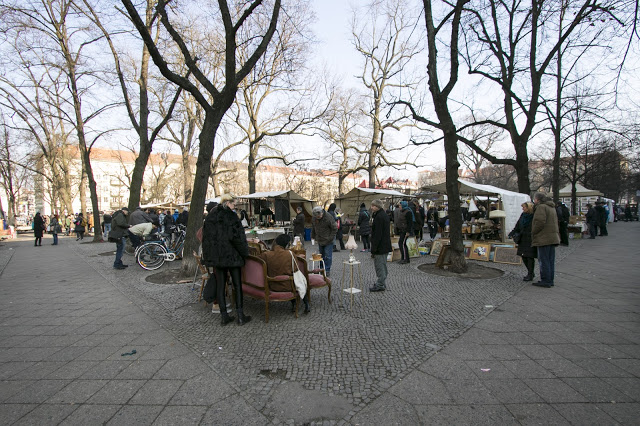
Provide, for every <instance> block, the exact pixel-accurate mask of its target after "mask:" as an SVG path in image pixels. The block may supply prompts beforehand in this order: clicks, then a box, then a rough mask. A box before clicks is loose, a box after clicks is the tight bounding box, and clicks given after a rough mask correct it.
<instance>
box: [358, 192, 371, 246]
mask: <svg viewBox="0 0 640 426" xmlns="http://www.w3.org/2000/svg"><path fill="white" fill-rule="evenodd" d="M358 229H359V232H360V239H361V240H362V244H364V248H363V249H362V250H361V251H363V252H365V251H371V240H370V237H371V215H370V214H369V211H368V210H367V206H365V204H364V203H362V204H360V213H359V214H358Z"/></svg>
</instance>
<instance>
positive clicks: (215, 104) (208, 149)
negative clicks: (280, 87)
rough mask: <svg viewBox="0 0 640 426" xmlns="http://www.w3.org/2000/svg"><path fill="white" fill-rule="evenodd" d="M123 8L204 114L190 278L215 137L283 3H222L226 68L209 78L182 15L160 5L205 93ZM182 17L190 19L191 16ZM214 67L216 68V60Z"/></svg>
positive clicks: (129, 6) (188, 247)
mask: <svg viewBox="0 0 640 426" xmlns="http://www.w3.org/2000/svg"><path fill="white" fill-rule="evenodd" d="M122 3H123V4H124V6H125V8H126V10H127V13H128V15H129V17H130V18H131V20H132V22H133V24H134V26H135V28H136V29H137V30H138V32H139V33H140V35H141V36H142V39H143V40H144V42H145V44H146V46H147V48H148V49H149V53H150V54H151V58H152V59H153V62H154V63H155V64H156V66H157V67H158V68H159V70H160V72H161V73H162V75H163V76H164V77H165V78H167V79H168V80H169V81H171V82H172V83H174V84H176V85H178V86H179V87H182V88H183V90H185V91H188V92H189V93H190V94H191V95H192V96H193V97H194V98H195V99H196V101H197V102H198V103H199V104H200V105H201V106H202V108H203V109H204V121H203V125H202V130H201V132H200V136H199V139H200V149H199V153H198V160H197V163H196V174H195V179H194V184H193V197H192V199H191V209H190V210H191V214H190V215H189V223H188V224H187V238H186V242H185V247H184V253H185V257H184V260H183V270H184V271H185V273H189V274H191V273H193V271H194V270H195V268H196V263H195V259H193V257H192V256H191V253H192V252H196V251H197V250H198V245H199V242H198V241H197V240H196V238H195V234H196V231H197V230H198V229H199V228H200V226H201V224H202V216H203V213H204V201H205V198H206V194H207V186H208V182H209V175H210V173H211V158H212V156H213V149H214V144H215V137H216V133H217V131H218V128H219V127H220V123H221V122H222V119H223V117H224V115H225V114H226V112H227V111H228V110H229V108H230V107H231V105H233V102H234V100H235V97H236V92H237V90H238V87H239V85H240V83H241V82H242V80H244V79H245V78H246V77H247V76H248V74H249V73H250V72H251V70H252V69H253V67H254V66H255V65H256V63H257V62H258V60H259V59H260V57H261V56H262V55H263V54H264V53H265V51H266V50H267V47H268V45H269V43H270V42H271V39H272V37H273V35H274V33H275V31H276V26H277V22H278V17H279V14H280V0H275V1H274V3H273V6H272V7H271V8H269V7H267V6H265V5H263V4H262V3H263V2H262V1H261V0H255V1H252V2H248V3H244V4H243V6H244V7H240V8H239V9H237V10H231V9H230V8H229V4H228V2H227V1H225V0H219V1H218V9H217V10H214V11H213V13H212V15H214V16H218V17H219V19H220V20H219V21H217V20H214V21H213V22H209V24H210V25H212V26H214V27H215V26H216V24H217V25H218V27H217V30H220V31H221V32H222V31H223V32H224V36H223V37H221V39H222V40H224V43H222V44H223V45H224V50H222V51H221V55H222V56H223V57H224V60H222V61H221V63H223V64H224V68H223V69H215V72H213V73H212V74H210V75H209V76H207V75H205V74H203V71H202V69H201V67H200V65H199V61H201V60H202V58H201V57H200V56H199V55H200V54H205V53H207V52H206V51H205V52H203V51H200V52H198V51H197V45H191V44H190V43H189V40H186V39H185V38H184V37H183V35H182V34H181V33H180V32H179V31H178V29H177V28H180V27H182V25H174V22H175V23H176V24H177V23H178V21H179V17H178V15H177V14H175V13H174V14H172V15H171V16H170V14H169V11H168V10H167V3H166V2H165V1H164V0H158V5H157V7H156V10H157V11H158V13H159V15H160V20H161V22H162V25H163V27H164V29H165V30H166V31H167V32H168V33H169V35H170V36H171V39H172V41H173V43H174V44H175V46H176V47H177V50H179V52H180V56H181V57H182V62H183V63H184V64H185V66H186V67H187V69H188V70H189V71H188V72H189V73H190V74H191V75H192V76H193V78H194V79H195V80H196V81H197V82H198V83H199V84H200V86H201V88H199V87H198V86H196V85H195V84H194V83H193V82H192V81H191V80H190V79H189V78H188V76H183V75H180V74H179V72H177V71H176V70H173V69H171V67H170V65H169V62H173V58H171V57H170V52H169V51H166V50H164V49H163V50H164V51H161V50H160V48H159V46H158V45H156V43H155V41H154V40H153V38H152V37H151V35H150V34H149V31H148V30H147V27H146V26H145V23H144V21H143V20H142V19H141V18H140V15H139V13H138V10H137V9H136V8H135V7H134V5H133V3H132V2H131V0H122ZM199 12H202V11H199ZM269 12H270V13H269ZM181 16H183V17H187V18H188V15H187V14H182V15H181ZM264 16H270V18H266V19H267V22H268V25H267V26H266V28H264V32H262V33H252V34H247V38H243V39H239V36H240V35H241V32H242V31H243V28H244V26H245V25H249V24H251V22H252V21H254V20H256V19H259V18H260V17H264ZM193 22H195V21H193ZM183 23H185V22H183ZM220 25H221V26H222V28H220ZM184 27H187V25H184ZM213 39H214V40H215V39H216V38H215V37H214V38H213ZM245 44H248V45H250V46H252V48H253V51H252V53H250V54H248V55H247V56H246V60H245V61H242V62H241V61H240V57H239V55H238V46H240V45H245ZM192 49H193V50H192ZM213 62H214V63H215V60H214V61H213Z"/></svg>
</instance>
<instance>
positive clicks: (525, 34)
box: [462, 0, 631, 194]
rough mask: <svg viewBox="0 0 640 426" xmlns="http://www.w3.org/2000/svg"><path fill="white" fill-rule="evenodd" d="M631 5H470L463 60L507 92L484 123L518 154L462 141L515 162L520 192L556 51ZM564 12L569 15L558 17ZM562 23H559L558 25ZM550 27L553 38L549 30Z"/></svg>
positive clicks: (490, 0) (621, 0) (525, 186)
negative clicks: (506, 136)
mask: <svg viewBox="0 0 640 426" xmlns="http://www.w3.org/2000/svg"><path fill="white" fill-rule="evenodd" d="M630 5H631V2H630V1H626V0H609V1H599V0H582V1H580V2H571V3H568V2H567V3H566V4H559V3H558V2H556V1H545V0H532V1H531V3H530V4H529V3H523V2H502V1H498V0H484V1H481V2H478V3H474V4H473V5H472V7H470V8H469V9H468V11H469V14H468V15H465V16H466V17H467V18H466V19H465V23H464V25H463V26H462V29H463V34H464V37H465V49H464V50H463V52H462V56H463V58H464V61H465V63H466V65H467V67H468V69H469V72H470V73H471V74H473V75H477V76H479V77H481V78H482V79H483V81H485V82H488V83H494V84H495V85H496V86H497V88H498V89H499V90H501V91H502V92H503V94H504V103H503V104H502V105H501V111H500V114H498V112H497V111H496V116H499V117H501V118H498V119H488V120H483V121H482V123H491V124H492V125H494V126H496V127H497V128H498V129H502V130H504V131H506V132H508V134H509V137H510V139H511V144H512V145H513V148H514V151H515V159H509V158H497V157H495V156H493V155H491V154H489V153H487V152H485V151H483V150H482V149H481V148H480V147H478V146H477V145H474V144H473V142H471V141H467V140H464V142H465V143H466V144H467V145H469V146H470V147H471V148H473V149H475V150H476V151H477V152H478V153H480V154H481V155H483V156H484V157H485V158H487V159H488V160H489V161H491V162H492V163H493V164H508V165H512V166H514V167H515V168H516V171H517V174H518V190H519V191H520V192H522V193H525V194H529V193H530V192H531V185H530V179H529V152H528V144H529V140H530V138H531V136H532V135H533V134H534V128H535V126H536V125H537V124H538V120H539V118H538V110H539V108H540V105H541V102H542V99H541V93H542V91H543V88H544V85H545V84H546V82H545V78H546V76H547V72H548V71H549V67H550V66H551V65H552V64H553V62H554V61H555V60H556V59H557V54H558V51H559V50H560V49H561V48H562V46H563V43H565V41H566V40H567V39H568V38H569V37H570V36H571V35H572V34H574V33H577V32H579V31H580V30H582V29H584V28H585V27H588V26H605V25H610V24H609V22H610V20H611V19H613V20H614V21H617V22H622V21H623V18H619V17H618V16H616V15H617V14H621V15H627V16H628V14H629V13H630V9H629V6H630ZM562 6H565V7H562ZM560 14H562V15H563V16H569V18H568V19H566V20H560V19H559V18H558V16H559V15H560ZM601 21H602V22H601ZM558 22H560V24H559V25H560V27H556V25H557V24H556V23H558ZM552 32H553V33H555V37H554V38H551V36H550V35H549V34H550V33H552Z"/></svg>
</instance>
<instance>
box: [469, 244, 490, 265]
mask: <svg viewBox="0 0 640 426" xmlns="http://www.w3.org/2000/svg"><path fill="white" fill-rule="evenodd" d="M490 253H491V244H487V243H476V242H474V243H473V245H472V246H471V253H470V254H469V259H473V260H482V261H485V262H488V261H489V254H490Z"/></svg>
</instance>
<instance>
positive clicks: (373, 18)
mask: <svg viewBox="0 0 640 426" xmlns="http://www.w3.org/2000/svg"><path fill="white" fill-rule="evenodd" d="M419 22H420V14H419V13H416V11H415V10H413V9H412V8H411V7H410V5H409V3H408V2H407V1H404V0H403V1H397V0H382V1H374V2H371V3H369V4H368V6H367V9H366V11H364V12H363V11H361V10H356V11H354V15H353V21H352V25H351V28H352V30H351V31H352V36H353V44H354V47H355V48H356V50H357V51H358V53H360V54H361V55H362V57H363V58H364V66H363V67H362V72H361V73H360V75H358V78H359V79H360V80H361V81H362V84H363V85H364V87H365V88H366V89H367V92H368V93H367V98H368V100H369V105H367V109H366V110H365V113H366V115H367V116H368V118H369V120H370V123H371V134H370V142H369V143H368V144H367V147H366V149H365V150H363V153H364V154H365V155H366V158H365V161H366V170H367V171H368V173H369V187H370V188H375V185H376V181H377V171H378V169H379V168H380V167H385V166H392V167H393V166H402V165H405V164H408V163H411V162H410V161H409V159H408V158H407V159H405V160H403V161H398V160H394V159H393V153H398V152H399V151H406V147H393V146H392V143H391V141H390V140H386V141H385V138H384V136H385V132H386V131H388V130H400V129H401V128H402V127H404V126H407V125H409V124H407V122H406V121H405V119H406V117H405V116H402V115H400V116H391V113H389V114H385V113H384V109H385V108H386V104H387V102H389V100H390V99H391V98H393V100H395V99H397V98H401V97H402V95H403V90H404V91H405V93H406V92H408V91H410V90H412V89H415V87H416V85H417V83H418V82H419V79H417V78H416V77H415V76H414V75H413V73H412V72H411V70H410V69H409V65H408V64H409V62H410V61H411V59H412V58H414V57H416V56H417V55H418V54H419V53H420V52H421V48H420V44H421V41H420V37H419V36H420V34H419V33H420V30H419V25H418V24H419ZM387 139H389V138H387ZM414 158H415V157H414Z"/></svg>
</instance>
